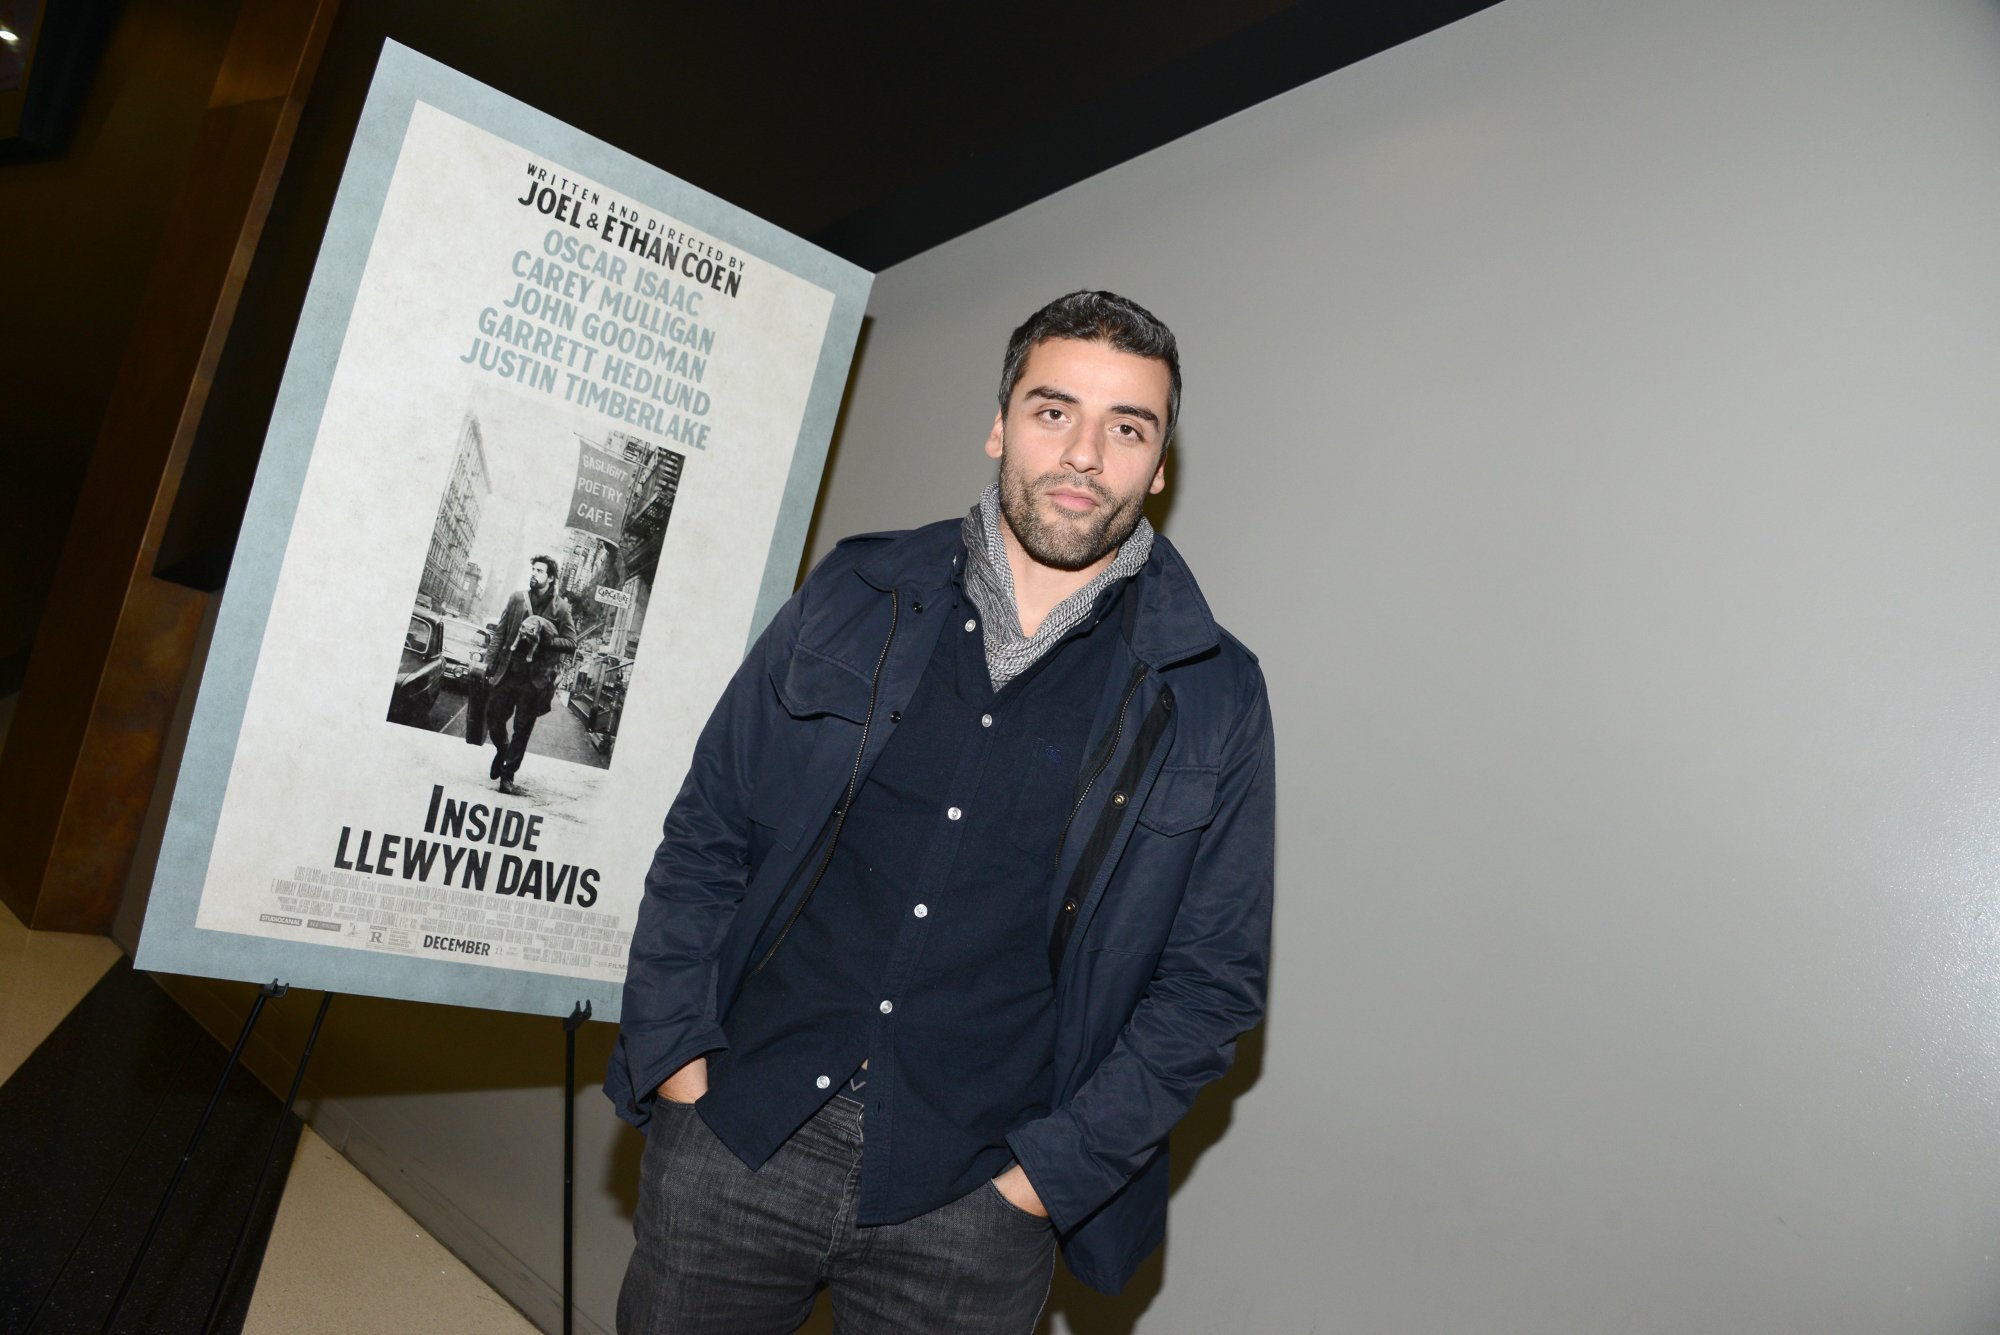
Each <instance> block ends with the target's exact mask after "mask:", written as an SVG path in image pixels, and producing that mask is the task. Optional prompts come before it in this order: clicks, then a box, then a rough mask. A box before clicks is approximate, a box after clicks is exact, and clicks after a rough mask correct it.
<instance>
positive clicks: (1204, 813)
mask: <svg viewBox="0 0 2000 1335" xmlns="http://www.w3.org/2000/svg"><path fill="white" fill-rule="evenodd" d="M1216 775H1217V769H1216V767H1215V766H1213V765H1168V766H1166V767H1165V768H1164V769H1162V770H1161V771H1160V777H1159V778H1157V779H1155V780H1154V781H1153V791H1152V792H1150V793H1148V794H1147V795H1146V805H1145V806H1143V807H1141V808H1140V809H1139V823H1140V824H1141V825H1143V826H1145V827H1146V828H1147V829H1149V830H1151V831H1153V832H1154V833H1155V834H1166V835H1177V834H1187V833H1188V832H1190V831H1192V830H1199V829H1202V828H1204V827H1206V826H1207V825H1208V823H1209V822H1210V821H1212V820H1214V819H1215V780H1216Z"/></svg>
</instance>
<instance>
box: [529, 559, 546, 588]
mask: <svg viewBox="0 0 2000 1335" xmlns="http://www.w3.org/2000/svg"><path fill="white" fill-rule="evenodd" d="M548 587H549V568H548V567H547V566H545V565H543V564H542V563H541V562H540V561H530V562H528V591H529V592H530V593H542V592H544V591H546V590H547V589H548Z"/></svg>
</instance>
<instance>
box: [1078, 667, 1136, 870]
mask: <svg viewBox="0 0 2000 1335" xmlns="http://www.w3.org/2000/svg"><path fill="white" fill-rule="evenodd" d="M1144 680H1146V665H1145V664H1144V663H1141V664H1139V666H1138V669H1137V670H1136V671H1134V672H1133V673H1132V684H1131V685H1130V686H1127V687H1126V688H1125V699H1124V700H1123V701H1121V702H1120V703H1119V705H1118V718H1117V721H1116V722H1114V723H1113V724H1112V725H1111V745H1109V746H1107V747H1105V748H1104V755H1103V757H1102V758H1101V759H1099V760H1098V762H1097V768H1096V769H1094V770H1092V771H1091V772H1090V778H1089V779H1087V780H1085V781H1084V785H1083V791H1082V792H1080V793H1078V794H1077V795H1076V805H1075V806H1073V807H1071V808H1070V809H1069V819H1067V820H1065V821H1064V822H1063V827H1062V834H1061V835H1059V836H1058V837H1057V839H1056V865H1057V866H1061V865H1062V855H1063V848H1064V846H1065V845H1066V844H1068V843H1069V827H1070V826H1072V825H1074V824H1076V816H1077V813H1078V812H1080V811H1082V810H1083V804H1084V803H1085V802H1086V801H1088V800H1089V799H1090V790H1091V789H1092V788H1094V787H1096V786H1097V780H1098V779H1099V778H1100V777H1101V776H1102V775H1103V773H1104V771H1105V770H1106V769H1108V768H1109V767H1110V765H1111V757H1113V756H1115V755H1117V754H1118V742H1119V740H1120V739H1121V738H1122V737H1124V735H1125V711H1126V710H1128V709H1130V708H1131V707H1132V697H1133V696H1135V695H1137V694H1138V693H1139V683H1140V682H1142V681H1144Z"/></svg>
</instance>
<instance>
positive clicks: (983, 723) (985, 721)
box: [979, 714, 993, 728]
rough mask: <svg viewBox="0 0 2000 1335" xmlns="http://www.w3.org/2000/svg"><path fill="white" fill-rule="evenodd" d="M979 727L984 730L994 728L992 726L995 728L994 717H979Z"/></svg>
mask: <svg viewBox="0 0 2000 1335" xmlns="http://www.w3.org/2000/svg"><path fill="white" fill-rule="evenodd" d="M979 726H980V727H982V728H990V727H992V726H993V716H992V715H991V714H981V715H980V716H979Z"/></svg>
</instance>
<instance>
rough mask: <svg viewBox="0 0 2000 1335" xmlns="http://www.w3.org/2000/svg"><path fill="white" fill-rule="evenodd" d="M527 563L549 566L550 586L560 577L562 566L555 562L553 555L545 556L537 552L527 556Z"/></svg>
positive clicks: (553, 585) (552, 586)
mask: <svg viewBox="0 0 2000 1335" xmlns="http://www.w3.org/2000/svg"><path fill="white" fill-rule="evenodd" d="M528 564H529V565H531V566H547V567H548V568H549V587H550V588H554V587H555V584H556V581H557V580H559V579H561V578H562V567H561V566H559V565H557V564H556V558H555V557H553V556H545V555H542V554H540V553H537V554H535V555H534V556H531V557H529V558H528Z"/></svg>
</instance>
